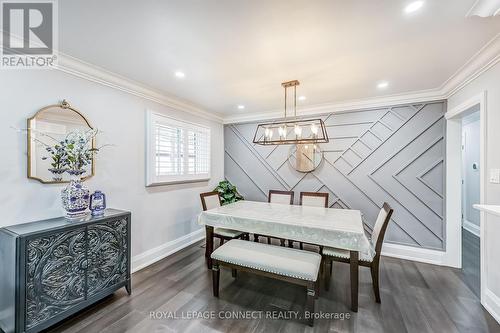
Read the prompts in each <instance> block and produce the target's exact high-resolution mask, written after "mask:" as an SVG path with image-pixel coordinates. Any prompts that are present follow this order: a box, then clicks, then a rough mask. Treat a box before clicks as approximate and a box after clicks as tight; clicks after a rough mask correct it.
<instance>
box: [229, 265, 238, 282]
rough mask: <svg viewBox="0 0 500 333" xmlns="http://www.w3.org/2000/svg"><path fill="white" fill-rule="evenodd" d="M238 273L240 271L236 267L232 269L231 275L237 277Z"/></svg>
mask: <svg viewBox="0 0 500 333" xmlns="http://www.w3.org/2000/svg"><path fill="white" fill-rule="evenodd" d="M237 275H238V271H237V270H236V269H234V268H233V269H231V276H232V277H233V278H235V279H236V276H237Z"/></svg>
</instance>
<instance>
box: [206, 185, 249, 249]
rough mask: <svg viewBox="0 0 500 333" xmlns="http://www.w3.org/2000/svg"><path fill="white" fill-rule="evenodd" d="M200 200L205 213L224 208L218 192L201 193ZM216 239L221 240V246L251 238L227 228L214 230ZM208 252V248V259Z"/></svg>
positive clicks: (244, 233) (246, 234)
mask: <svg viewBox="0 0 500 333" xmlns="http://www.w3.org/2000/svg"><path fill="white" fill-rule="evenodd" d="M200 199H201V205H202V207H203V210H204V211H205V210H209V209H212V208H216V207H220V206H222V201H221V198H220V194H219V192H217V191H214V192H205V193H200ZM214 237H216V238H218V239H219V241H220V245H222V244H224V241H226V240H231V239H237V238H240V239H243V240H249V239H250V236H249V234H248V233H247V232H242V231H238V230H232V229H225V228H214ZM207 251H208V248H206V249H205V256H206V257H208V256H209V253H208V252H207Z"/></svg>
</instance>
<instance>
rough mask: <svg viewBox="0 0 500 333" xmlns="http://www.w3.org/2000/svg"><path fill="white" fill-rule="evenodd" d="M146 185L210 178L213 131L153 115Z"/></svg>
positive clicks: (149, 123)
mask: <svg viewBox="0 0 500 333" xmlns="http://www.w3.org/2000/svg"><path fill="white" fill-rule="evenodd" d="M147 132H148V133H147V145H148V147H147V152H148V154H147V155H148V156H147V164H148V165H147V175H146V178H147V180H146V185H147V186H151V185H161V184H168V183H180V182H190V181H199V180H206V179H209V178H210V129H209V128H207V127H204V126H201V125H196V124H192V123H188V122H183V121H179V120H176V119H172V118H169V117H166V116H163V115H161V114H157V113H153V112H149V113H148V124H147Z"/></svg>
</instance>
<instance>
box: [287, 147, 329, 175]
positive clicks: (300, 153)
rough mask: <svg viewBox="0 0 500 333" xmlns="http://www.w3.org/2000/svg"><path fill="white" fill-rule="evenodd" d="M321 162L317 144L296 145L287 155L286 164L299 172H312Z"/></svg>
mask: <svg viewBox="0 0 500 333" xmlns="http://www.w3.org/2000/svg"><path fill="white" fill-rule="evenodd" d="M322 160H323V152H322V151H321V149H320V147H319V145H317V144H298V145H295V146H292V147H291V148H290V151H289V153H288V162H289V163H290V165H291V166H292V168H294V169H295V170H297V171H299V172H304V173H306V172H312V171H314V170H315V169H316V168H317V167H318V166H319V165H320V164H321V161H322Z"/></svg>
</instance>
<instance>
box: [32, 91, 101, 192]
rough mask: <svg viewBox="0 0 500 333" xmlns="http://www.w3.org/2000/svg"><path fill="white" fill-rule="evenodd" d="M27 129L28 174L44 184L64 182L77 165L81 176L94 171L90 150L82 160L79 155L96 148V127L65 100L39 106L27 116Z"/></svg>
mask: <svg viewBox="0 0 500 333" xmlns="http://www.w3.org/2000/svg"><path fill="white" fill-rule="evenodd" d="M27 132H28V178H30V179H36V180H38V181H40V182H42V183H44V184H54V183H67V182H69V181H70V180H71V171H72V170H74V169H76V168H78V169H80V170H81V171H80V176H81V178H82V179H86V178H89V177H91V176H93V175H94V172H95V161H94V156H93V154H91V155H89V156H88V160H86V161H83V163H82V161H79V160H78V159H80V158H79V157H80V156H81V154H80V152H81V151H84V152H88V151H90V152H92V151H93V150H94V149H95V148H96V147H95V130H94V129H93V127H92V126H91V125H90V123H89V122H88V120H87V119H86V118H85V117H84V116H83V115H82V114H81V113H80V112H79V111H78V110H76V109H74V108H73V107H71V106H70V104H69V103H68V102H67V101H65V100H64V101H63V102H62V103H60V104H56V105H49V106H47V107H44V108H42V109H40V110H39V111H38V112H37V113H36V114H35V115H34V116H33V117H31V118H29V119H28V128H27ZM75 138H77V139H75ZM87 154H88V153H87ZM75 156H76V158H75Z"/></svg>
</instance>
